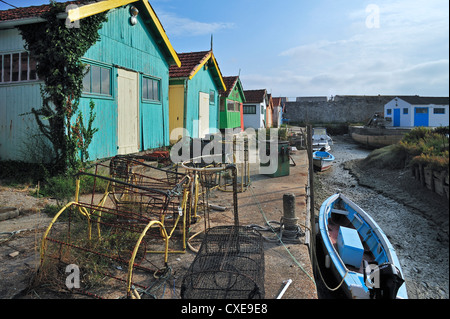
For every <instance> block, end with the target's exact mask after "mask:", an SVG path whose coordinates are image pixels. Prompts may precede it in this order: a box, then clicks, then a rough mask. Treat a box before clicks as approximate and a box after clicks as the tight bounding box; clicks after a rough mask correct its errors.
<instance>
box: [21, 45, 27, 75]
mask: <svg viewBox="0 0 450 319" xmlns="http://www.w3.org/2000/svg"><path fill="white" fill-rule="evenodd" d="M20 60H21V63H20V81H27V80H28V52H22V53H21V54H20Z"/></svg>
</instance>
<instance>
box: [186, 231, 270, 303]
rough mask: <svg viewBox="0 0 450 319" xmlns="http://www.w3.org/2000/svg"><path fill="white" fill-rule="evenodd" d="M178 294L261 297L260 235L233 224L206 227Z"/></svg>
mask: <svg viewBox="0 0 450 319" xmlns="http://www.w3.org/2000/svg"><path fill="white" fill-rule="evenodd" d="M181 298H183V299H264V250H263V243H262V237H261V235H260V234H259V233H257V232H255V231H253V230H251V229H249V228H247V227H243V226H236V225H233V226H217V227H213V228H210V229H208V230H207V231H206V234H205V237H204V239H203V241H202V245H201V247H200V250H199V252H198V254H197V256H196V257H195V259H194V261H193V262H192V264H191V266H190V267H189V270H188V272H187V273H186V274H185V276H184V277H183V282H182V286H181Z"/></svg>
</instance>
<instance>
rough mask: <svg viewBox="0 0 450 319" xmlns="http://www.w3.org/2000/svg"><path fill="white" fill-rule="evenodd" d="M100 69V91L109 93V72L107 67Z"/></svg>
mask: <svg viewBox="0 0 450 319" xmlns="http://www.w3.org/2000/svg"><path fill="white" fill-rule="evenodd" d="M101 69H102V85H101V86H102V87H101V93H102V94H107V95H111V72H110V70H109V69H107V68H101Z"/></svg>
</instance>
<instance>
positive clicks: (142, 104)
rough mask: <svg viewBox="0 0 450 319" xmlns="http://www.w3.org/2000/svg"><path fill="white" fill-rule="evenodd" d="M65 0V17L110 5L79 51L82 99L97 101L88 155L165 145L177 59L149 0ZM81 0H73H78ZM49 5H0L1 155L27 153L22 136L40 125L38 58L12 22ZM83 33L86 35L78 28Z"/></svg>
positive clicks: (27, 19)
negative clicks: (34, 111) (95, 34)
mask: <svg viewBox="0 0 450 319" xmlns="http://www.w3.org/2000/svg"><path fill="white" fill-rule="evenodd" d="M74 3H75V4H74ZM81 3H82V2H79V1H78V2H76V1H75V2H73V1H72V2H68V3H67V4H68V5H69V4H71V5H72V6H71V7H70V8H71V9H70V10H66V11H67V13H68V15H67V19H69V20H70V21H72V22H74V21H75V22H77V21H79V23H83V19H84V18H86V17H88V16H92V15H95V14H99V13H101V12H105V11H106V12H107V18H108V20H107V22H104V23H103V25H102V28H101V29H100V31H99V34H100V40H99V41H97V43H95V44H94V45H93V46H92V47H91V48H90V49H89V50H88V51H87V52H86V54H85V55H84V57H83V62H84V63H85V64H86V65H87V66H88V67H89V71H88V73H87V74H86V76H85V78H84V82H83V86H84V90H83V91H84V92H83V95H82V98H81V100H80V109H81V111H82V112H83V114H88V113H89V102H90V101H91V100H92V101H93V102H94V103H95V108H94V112H95V113H96V120H95V122H94V127H96V128H98V129H99V131H98V132H97V133H96V134H95V135H94V138H93V141H92V143H91V145H90V147H89V154H90V160H93V159H101V158H108V157H111V156H115V155H117V154H130V153H135V152H139V151H143V150H148V149H153V148H158V147H161V146H167V145H169V67H170V66H171V65H174V66H176V67H179V66H180V65H181V63H180V60H179V58H178V55H177V53H176V52H175V50H174V49H173V47H172V45H171V43H170V41H169V39H168V37H167V35H166V33H165V31H164V29H163V27H162V25H161V22H160V21H159V19H158V17H157V15H156V14H155V12H154V10H153V8H152V7H151V6H150V4H149V2H148V0H109V1H98V2H96V1H94V2H90V3H89V4H85V5H83V4H81ZM77 4H78V5H77ZM49 9H50V5H42V6H33V7H25V8H17V9H11V10H5V11H0V69H1V74H0V160H28V161H33V159H32V158H26V157H24V156H23V155H24V154H23V148H24V143H26V142H27V140H29V138H30V136H32V135H33V134H34V133H35V132H36V131H37V125H36V123H35V120H34V119H33V118H32V116H24V115H23V114H26V113H28V112H30V110H31V108H33V107H34V108H39V106H40V103H41V96H40V85H41V84H42V81H40V79H39V78H38V75H37V74H36V62H35V61H33V58H32V57H31V56H30V54H29V53H28V52H27V51H26V50H25V48H24V41H23V39H22V37H21V35H20V33H19V31H18V29H17V27H18V26H19V25H21V24H30V23H39V22H41V21H42V18H41V17H40V16H41V15H42V13H44V12H46V11H48V10H49ZM80 36H83V35H82V34H80Z"/></svg>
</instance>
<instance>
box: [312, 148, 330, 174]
mask: <svg viewBox="0 0 450 319" xmlns="http://www.w3.org/2000/svg"><path fill="white" fill-rule="evenodd" d="M334 160H335V157H334V155H333V154H331V153H329V152H325V151H316V152H314V153H313V166H314V169H315V170H318V171H320V172H323V171H326V170H328V169H330V168H331V166H332V165H333V161H334Z"/></svg>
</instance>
